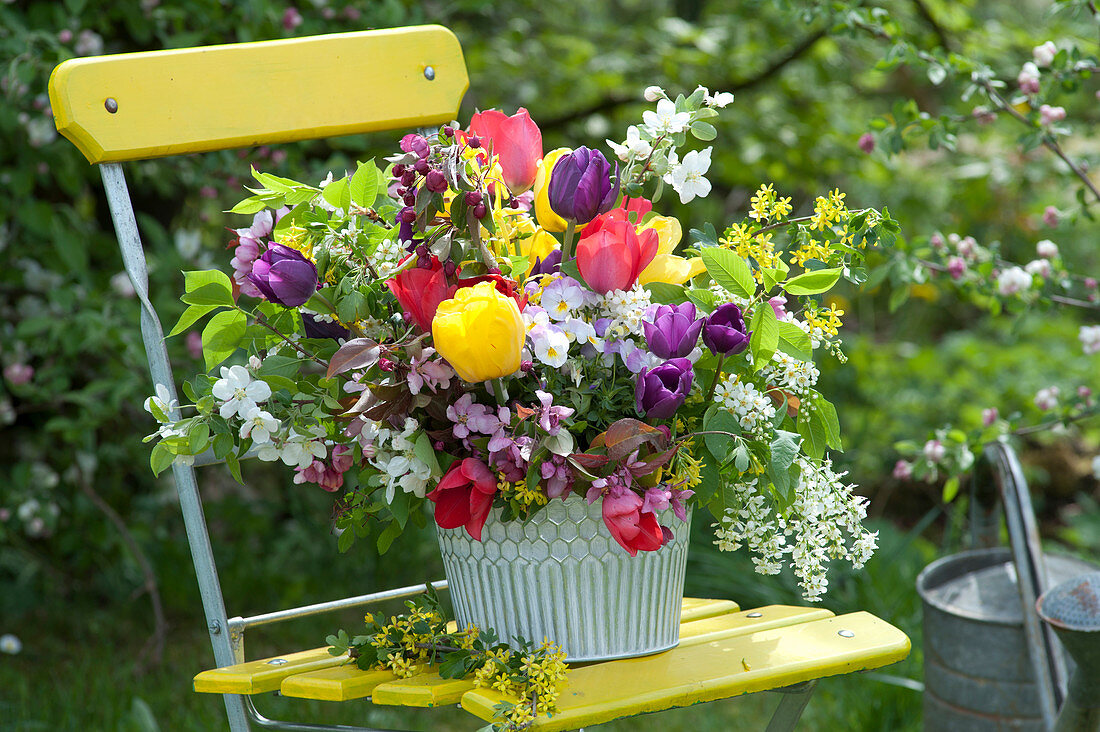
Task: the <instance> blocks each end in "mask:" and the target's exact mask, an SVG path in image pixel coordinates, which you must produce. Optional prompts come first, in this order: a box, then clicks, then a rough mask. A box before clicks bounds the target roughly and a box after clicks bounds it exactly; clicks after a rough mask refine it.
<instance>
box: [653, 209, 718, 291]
mask: <svg viewBox="0 0 1100 732" xmlns="http://www.w3.org/2000/svg"><path fill="white" fill-rule="evenodd" d="M644 229H653V230H654V231H656V232H657V256H656V257H654V258H653V261H652V262H650V263H649V266H648V267H646V268H645V269H643V270H642V273H641V274H640V275H639V276H638V284H640V285H647V284H649V283H650V282H667V283H669V284H670V285H682V284H684V283H685V282H687V281H688V280H690V279H691V278H692V277H694V276H695V275H697V274H701V273H702V272H704V271H706V265H704V264H703V260H702V259H700V258H699V257H692V258H691V259H684V258H683V257H677V256H676V255H675V254H673V253H672V250H673V249H675V248H676V245H677V244H679V243H680V237H682V236H683V235H684V232H683V229H682V228H681V227H680V222H679V221H677V220H676V219H674V218H672V217H671V216H654V217H653V218H651V219H650V220H649V221H647V222H646V223H645V224H644V225H642V226H641V227H639V231H641V230H644Z"/></svg>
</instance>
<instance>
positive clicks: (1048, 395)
mask: <svg viewBox="0 0 1100 732" xmlns="http://www.w3.org/2000/svg"><path fill="white" fill-rule="evenodd" d="M1060 392H1061V389H1059V388H1058V387H1057V386H1048V387H1047V388H1045V389H1040V390H1039V391H1038V392H1036V393H1035V406H1036V407H1038V408H1039V409H1041V410H1042V411H1044V412H1048V411H1050V410H1051V409H1054V408H1055V407H1057V406H1058V394H1059V393H1060Z"/></svg>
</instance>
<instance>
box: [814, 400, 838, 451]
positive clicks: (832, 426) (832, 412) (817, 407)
mask: <svg viewBox="0 0 1100 732" xmlns="http://www.w3.org/2000/svg"><path fill="white" fill-rule="evenodd" d="M814 414H815V415H816V416H817V419H820V420H821V426H822V428H823V429H824V430H825V443H826V444H827V445H828V446H829V447H831V448H833V449H834V450H843V449H844V444H843V443H842V442H841V440H840V419H839V418H838V417H837V414H836V407H834V406H833V404H832V402H830V401H828V400H827V399H824V398H822V397H818V398H817V400H816V401H815V402H814Z"/></svg>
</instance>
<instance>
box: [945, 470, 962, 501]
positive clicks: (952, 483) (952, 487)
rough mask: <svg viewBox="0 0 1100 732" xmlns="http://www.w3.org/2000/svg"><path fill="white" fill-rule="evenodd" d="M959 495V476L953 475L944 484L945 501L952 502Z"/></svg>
mask: <svg viewBox="0 0 1100 732" xmlns="http://www.w3.org/2000/svg"><path fill="white" fill-rule="evenodd" d="M957 495H959V476H957V475H952V476H951V477H950V478H948V479H947V482H946V483H944V484H943V502H944V503H951V501H953V500H955V496H957Z"/></svg>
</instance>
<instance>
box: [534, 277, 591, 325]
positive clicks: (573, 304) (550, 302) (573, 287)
mask: <svg viewBox="0 0 1100 732" xmlns="http://www.w3.org/2000/svg"><path fill="white" fill-rule="evenodd" d="M582 305H584V289H583V288H582V287H581V286H580V285H579V284H578V283H577V281H576V280H574V279H572V278H571V277H560V278H558V279H556V280H554V281H553V282H551V283H550V284H549V285H547V286H546V287H545V288H543V290H542V308H543V310H545V311H546V314H547V316H548V317H550V318H553V319H554V320H565V319H567V318H569V317H570V316H571V315H572V313H573V311H574V310H576V309H577V308H579V307H581V306H582Z"/></svg>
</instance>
